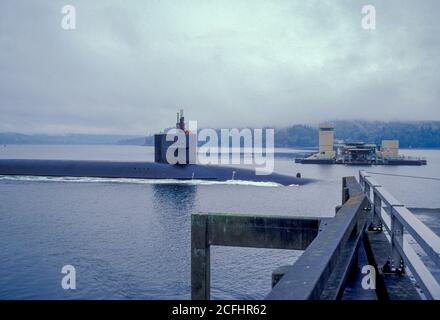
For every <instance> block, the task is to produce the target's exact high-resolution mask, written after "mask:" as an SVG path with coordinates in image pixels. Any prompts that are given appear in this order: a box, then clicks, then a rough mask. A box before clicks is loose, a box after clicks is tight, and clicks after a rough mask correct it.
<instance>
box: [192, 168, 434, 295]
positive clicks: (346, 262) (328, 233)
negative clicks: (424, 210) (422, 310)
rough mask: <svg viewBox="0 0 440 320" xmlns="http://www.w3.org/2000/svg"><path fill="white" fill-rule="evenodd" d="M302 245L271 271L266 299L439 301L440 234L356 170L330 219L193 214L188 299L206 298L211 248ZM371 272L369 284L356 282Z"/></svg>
mask: <svg viewBox="0 0 440 320" xmlns="http://www.w3.org/2000/svg"><path fill="white" fill-rule="evenodd" d="M211 245H217V246H235V247H258V248H277V249H291V250H304V252H303V253H302V255H301V256H300V257H299V258H298V260H297V261H296V262H295V263H294V264H293V265H288V266H283V267H281V268H278V269H276V270H274V271H273V273H272V285H273V288H272V290H271V291H270V293H269V294H268V295H267V297H266V299H269V300H339V299H342V300H348V299H363V300H418V299H436V300H437V299H440V285H439V282H438V279H437V278H436V273H438V270H439V268H440V238H439V236H438V235H437V234H435V233H434V232H433V231H432V230H431V229H429V228H428V227H427V226H426V225H425V224H423V223H422V222H421V221H420V220H419V219H417V217H416V216H415V215H414V214H413V213H412V212H411V211H410V210H409V209H407V208H406V207H405V206H404V205H403V204H402V203H400V202H399V201H398V200H397V199H395V198H394V197H393V196H392V195H391V194H390V193H389V192H388V191H387V190H386V189H385V188H384V187H382V186H381V185H380V184H379V183H378V182H376V181H375V180H374V179H373V178H372V177H370V176H369V175H368V174H367V173H366V172H364V171H360V172H359V178H358V180H357V179H356V178H355V177H344V178H343V179H342V201H341V205H340V206H337V207H336V208H335V217H334V218H320V217H312V218H310V217H307V218H303V217H286V216H270V215H268V216H264V215H255V216H252V215H239V214H221V213H219V214H214V213H199V214H193V215H192V219H191V297H192V299H194V300H204V299H210V254H209V253H210V246H211ZM365 266H367V267H371V268H373V270H374V272H373V273H374V275H375V276H374V286H373V287H374V288H367V289H365V288H364V287H362V285H361V282H362V279H363V277H364V276H365V274H364V272H363V269H364V267H365Z"/></svg>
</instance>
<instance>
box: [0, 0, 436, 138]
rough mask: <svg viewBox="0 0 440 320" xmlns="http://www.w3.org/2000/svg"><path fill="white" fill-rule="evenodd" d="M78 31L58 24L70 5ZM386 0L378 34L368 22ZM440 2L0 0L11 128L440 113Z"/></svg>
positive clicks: (2, 98) (2, 123)
mask: <svg viewBox="0 0 440 320" xmlns="http://www.w3.org/2000/svg"><path fill="white" fill-rule="evenodd" d="M66 4H72V5H74V6H75V7H76V16H77V17H76V18H77V21H76V27H77V28H76V30H70V31H65V30H63V29H62V28H61V20H62V17H63V15H62V13H61V8H62V7H63V5H66ZM365 4H372V5H375V7H376V11H377V22H376V30H374V31H373V30H364V29H362V27H361V18H362V14H361V8H362V6H363V5H365ZM439 12H440V1H437V0H432V1H430V0H423V1H411V0H387V1H370V0H368V1H367V0H365V1H358V0H329V1H313V0H308V1H304V0H300V1H294V0H285V1H283V0H272V1H262V0H246V1H239V0H222V1H213V0H200V1H188V0H185V1H183V0H174V1H168V0H160V1H159V0H139V1H136V0H125V1H122V0H121V1H117V0H94V1H92V0H81V1H79V0H76V1H75V0H69V1H67V0H65V1H63V0H39V1H28V0H1V1H0V131H15V132H23V133H127V134H144V133H146V132H149V133H152V132H154V131H155V130H158V129H161V128H164V127H169V126H172V125H174V123H175V112H176V111H177V109H179V108H181V107H183V108H184V109H185V111H186V115H187V119H188V118H189V119H192V120H198V121H199V126H201V127H244V126H285V125H290V124H295V123H309V124H316V123H318V122H320V121H324V120H332V119H360V118H366V119H377V120H440V106H439V101H440V86H439V84H440V19H438V14H439Z"/></svg>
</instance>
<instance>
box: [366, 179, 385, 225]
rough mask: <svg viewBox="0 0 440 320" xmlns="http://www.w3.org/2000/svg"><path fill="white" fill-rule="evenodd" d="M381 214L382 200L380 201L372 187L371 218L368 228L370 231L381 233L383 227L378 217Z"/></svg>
mask: <svg viewBox="0 0 440 320" xmlns="http://www.w3.org/2000/svg"><path fill="white" fill-rule="evenodd" d="M381 214H382V200H381V199H380V197H379V195H378V193H377V190H376V187H373V216H372V219H371V224H370V226H369V228H368V229H369V230H370V231H382V230H383V225H382V220H381V219H380V216H381Z"/></svg>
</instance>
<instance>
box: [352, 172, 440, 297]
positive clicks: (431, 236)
mask: <svg viewBox="0 0 440 320" xmlns="http://www.w3.org/2000/svg"><path fill="white" fill-rule="evenodd" d="M359 183H360V185H361V187H362V188H363V190H364V192H365V194H366V196H367V197H368V199H369V200H370V203H371V204H372V208H371V209H372V214H373V217H372V223H371V225H370V228H369V229H370V230H372V231H382V230H383V227H385V229H386V230H387V232H388V234H389V235H390V238H391V252H390V258H389V261H388V263H387V265H386V266H385V268H386V269H388V271H389V272H396V273H399V272H404V271H405V267H408V268H409V270H410V271H411V273H412V274H413V276H414V278H415V279H416V281H417V283H418V284H419V285H420V287H421V288H422V289H423V293H424V295H425V296H426V297H427V298H428V299H435V300H439V299H440V285H439V283H438V281H437V279H436V278H435V277H434V276H433V274H432V272H431V271H430V270H429V269H428V267H427V266H426V264H425V263H424V262H423V260H422V258H421V257H420V256H419V255H418V254H417V252H416V251H415V249H414V246H412V245H411V244H410V243H409V242H408V236H407V234H409V235H410V236H411V237H412V238H413V239H414V240H415V242H416V243H417V244H418V245H419V246H420V248H421V249H422V250H423V251H424V252H425V253H426V256H427V257H429V259H430V260H431V261H432V262H433V263H434V264H435V266H436V267H437V268H440V238H439V237H438V236H437V235H436V234H435V233H434V232H433V231H432V230H431V229H429V228H428V227H427V226H426V225H425V224H424V223H422V222H421V221H420V220H419V219H417V217H416V216H415V215H414V214H413V213H412V212H411V211H409V210H408V209H407V208H406V207H405V206H404V205H403V204H402V203H400V202H399V201H398V200H397V199H395V198H394V197H393V196H392V195H391V194H390V193H389V192H388V191H387V190H386V189H385V188H384V187H383V186H382V185H381V184H380V183H378V182H377V181H376V180H374V179H373V178H372V177H370V176H369V175H368V174H367V173H366V172H365V171H362V170H361V171H359ZM405 231H406V233H407V234H405Z"/></svg>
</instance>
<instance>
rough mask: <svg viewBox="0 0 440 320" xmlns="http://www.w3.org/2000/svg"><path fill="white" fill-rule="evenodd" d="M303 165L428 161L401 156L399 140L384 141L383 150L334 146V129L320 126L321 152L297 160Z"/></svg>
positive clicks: (361, 144) (359, 144)
mask: <svg viewBox="0 0 440 320" xmlns="http://www.w3.org/2000/svg"><path fill="white" fill-rule="evenodd" d="M295 162H296V163H302V164H346V165H393V166H421V165H426V164H427V161H426V159H423V158H411V157H406V156H403V155H399V141H398V140H383V141H382V146H381V148H377V146H376V145H375V144H368V143H364V142H354V143H342V144H336V145H335V144H334V127H333V126H332V125H330V124H322V125H320V126H319V152H318V153H316V154H312V155H310V156H308V157H306V158H297V159H295Z"/></svg>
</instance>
